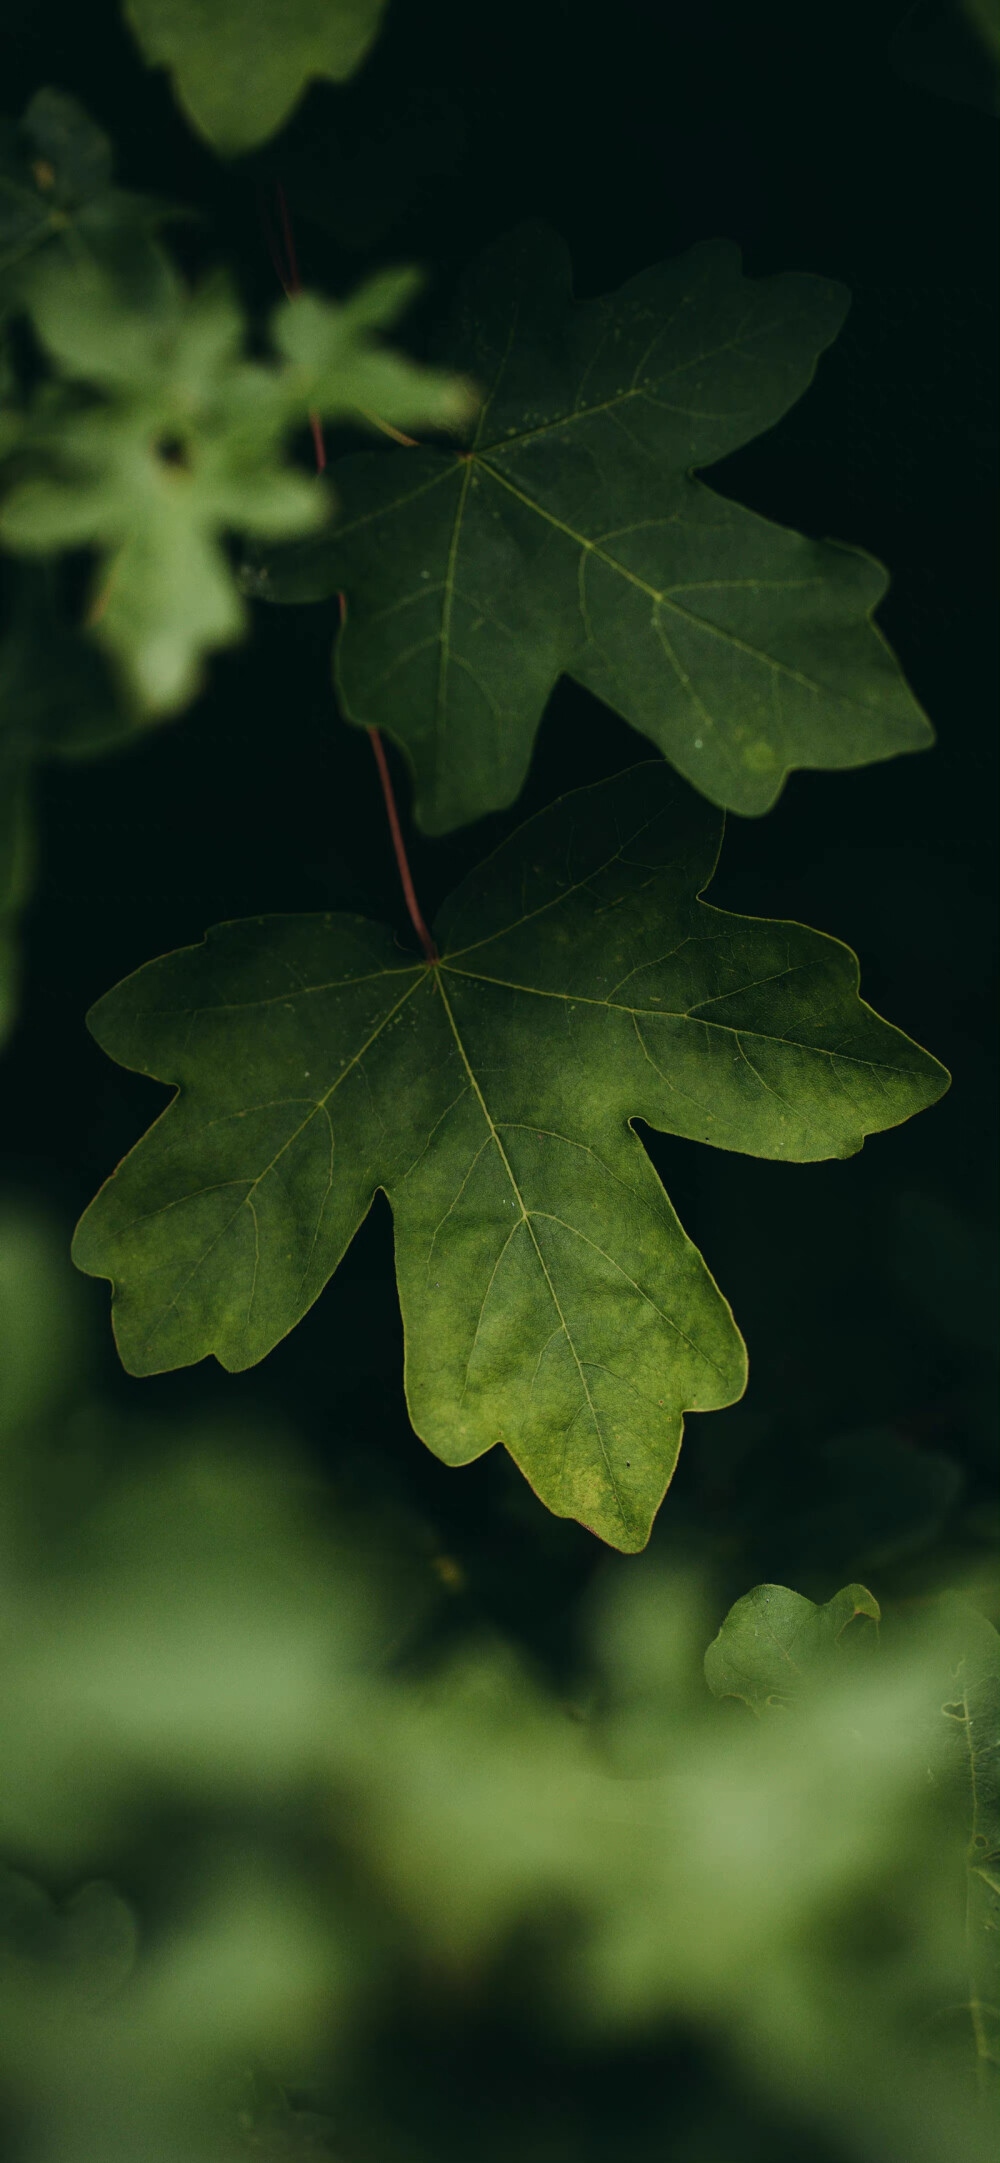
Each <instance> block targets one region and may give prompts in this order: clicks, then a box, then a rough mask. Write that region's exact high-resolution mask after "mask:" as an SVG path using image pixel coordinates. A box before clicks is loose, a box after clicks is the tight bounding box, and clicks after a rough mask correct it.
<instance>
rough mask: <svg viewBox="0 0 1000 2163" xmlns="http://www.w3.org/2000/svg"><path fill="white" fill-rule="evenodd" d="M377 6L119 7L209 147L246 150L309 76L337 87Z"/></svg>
mask: <svg viewBox="0 0 1000 2163" xmlns="http://www.w3.org/2000/svg"><path fill="white" fill-rule="evenodd" d="M384 6H385V0H281V5H280V6H271V7H268V6H266V5H261V0H126V6H125V13H126V16H127V17H128V20H129V22H130V23H131V25H132V28H133V30H134V32H135V35H136V37H137V38H138V41H139V44H140V46H141V47H142V51H143V54H144V56H145V58H146V59H147V60H148V61H149V63H150V65H151V66H154V67H165V68H169V69H170V71H171V74H172V75H173V78H174V88H175V90H176V92H177V96H178V98H179V99H180V102H181V104H182V105H183V107H184V110H185V112H186V113H187V114H188V116H189V118H190V119H191V120H193V122H194V124H195V127H196V128H198V129H200V131H201V133H202V135H205V136H207V138H208V140H209V142H210V143H213V144H214V145H215V148H216V149H217V150H222V151H228V152H230V153H236V152H239V151H243V150H252V149H253V147H254V145H255V144H257V143H262V142H264V141H265V140H266V138H267V136H269V135H273V134H274V131H275V129H276V128H280V127H281V125H282V123H283V122H284V121H285V120H287V119H288V116H289V114H290V112H291V111H292V108H293V106H295V105H297V103H298V100H299V98H300V97H301V95H302V92H303V90H304V89H305V87H306V84H307V83H308V82H309V81H310V80H311V79H312V77H313V76H315V75H322V76H326V77H327V78H328V79H329V80H331V81H333V82H335V83H340V82H344V81H345V80H346V78H347V77H348V76H350V75H353V74H354V72H355V69H356V68H358V67H360V65H361V62H362V60H363V59H364V57H365V54H366V52H367V51H368V48H369V46H370V45H371V43H372V41H373V39H374V37H375V34H376V31H377V30H378V26H379V20H380V17H381V15H382V11H383V8H384Z"/></svg>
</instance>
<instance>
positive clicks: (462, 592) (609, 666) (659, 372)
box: [246, 225, 931, 833]
mask: <svg viewBox="0 0 1000 2163" xmlns="http://www.w3.org/2000/svg"><path fill="white" fill-rule="evenodd" d="M847 305H848V295H847V293H846V291H845V289H844V287H843V286H840V285H835V284H832V283H831V282H830V281H829V280H827V279H824V278H814V277H807V276H800V275H798V274H796V275H792V276H781V277H772V278H754V279H748V278H744V277H742V276H741V273H740V266H739V251H738V250H737V249H736V248H735V247H734V246H732V245H731V244H730V243H728V242H724V241H711V242H707V243H705V244H704V245H701V246H698V247H695V248H692V249H691V250H690V251H689V252H688V254H686V255H683V256H680V257H678V258H677V259H676V260H675V261H673V262H667V263H660V264H655V265H654V266H653V267H652V268H651V269H649V270H645V271H642V272H640V274H639V275H638V277H635V278H631V279H630V280H629V281H628V283H627V284H626V285H624V286H622V288H621V290H620V291H619V292H617V293H612V294H608V295H606V296H605V297H604V298H602V299H599V300H591V301H585V302H583V303H580V304H574V303H573V301H572V298H571V287H570V263H569V256H568V254H567V252H566V249H565V247H564V246H563V244H562V242H561V241H560V240H559V239H558V238H557V236H556V235H555V234H554V233H551V232H549V231H548V230H547V228H545V227H544V226H535V225H531V226H526V227H522V228H520V229H518V230H517V231H516V232H514V233H512V234H511V235H509V236H508V238H507V239H505V240H502V241H500V242H499V243H498V244H497V245H496V246H495V247H493V248H491V249H489V250H488V251H487V253H486V255H485V256H484V257H483V258H482V259H481V260H480V262H479V263H478V264H476V265H475V266H474V268H473V270H472V271H471V273H470V275H469V277H468V279H467V281H466V284H465V286H464V287H463V289H462V292H461V293H460V295H459V299H458V304H457V307H456V311H455V315H454V318H453V321H452V323H451V324H450V326H449V327H448V329H447V330H446V332H445V334H444V336H443V338H442V340H441V344H440V350H441V352H442V353H443V354H446V355H447V356H448V358H449V360H450V361H451V362H452V364H454V365H456V366H459V367H462V368H467V369H468V370H469V371H470V373H471V374H472V375H473V377H474V378H475V380H476V381H477V382H478V383H481V384H482V385H483V386H484V389H485V398H484V402H483V405H482V409H481V411H480V414H479V417H478V420H477V421H476V423H475V425H474V426H472V425H470V427H469V428H468V429H467V431H466V435H465V443H464V445H463V447H462V449H461V450H460V451H459V453H458V454H457V455H456V453H455V452H454V451H452V450H448V449H444V450H442V449H428V448H423V449H412V450H380V451H375V452H362V453H360V454H352V455H351V456H348V457H346V458H344V459H342V460H340V461H338V463H337V465H336V466H335V468H334V475H335V480H336V486H337V490H338V493H339V496H340V499H341V515H340V519H339V521H338V524H337V526H336V528H335V529H332V530H331V532H330V534H329V538H328V539H327V538H324V539H323V540H322V542H320V543H313V544H306V545H305V546H304V547H303V549H302V550H301V551H289V552H288V554H287V556H284V557H282V555H281V554H280V553H279V555H278V557H277V558H276V559H275V560H273V561H271V562H266V561H265V562H262V563H261V564H259V565H257V566H256V567H253V568H250V569H248V572H247V574H246V576H247V585H248V590H249V591H251V592H255V593H257V594H259V595H261V596H262V597H264V598H270V599H274V600H284V599H288V600H306V599H315V598H319V597H321V596H322V595H323V594H325V593H330V592H332V591H333V590H335V589H338V588H339V589H340V590H341V592H342V593H343V594H344V596H345V600H346V608H345V620H344V623H343V627H342V629H341V631H340V633H339V636H338V639H337V646H336V664H335V678H336V684H337V690H338V694H339V697H340V700H341V704H342V706H343V710H344V712H345V714H346V715H347V716H348V718H349V719H350V720H352V721H355V722H357V723H358V724H359V725H361V726H363V727H369V726H371V725H372V724H375V725H377V726H378V727H379V728H381V729H383V730H385V731H386V733H387V734H389V735H391V736H393V737H394V738H395V739H396V741H397V742H398V743H399V744H400V745H401V746H402V748H403V750H404V751H405V753H406V756H407V758H408V760H409V762H410V765H411V767H412V769H413V773H414V776H415V781H416V789H417V796H416V815H417V818H418V820H419V822H420V824H421V825H422V826H423V827H425V828H426V830H427V831H428V832H429V833H442V832H445V831H447V830H448V829H449V828H451V827H453V826H457V825H460V824H461V823H462V822H463V821H465V820H469V819H475V818H479V817H481V816H482V815H483V814H484V813H485V812H488V811H493V810H496V809H497V808H498V807H500V806H502V805H504V804H508V803H510V802H512V801H513V799H514V798H515V797H516V795H517V794H518V791H519V789H520V787H521V784H522V782H523V780H524V776H525V773H526V770H527V766H528V760H529V758H530V755H531V748H532V744H533V742H534V737H535V732H536V730H537V728H538V724H539V721H540V719H541V716H542V712H543V710H544V707H545V704H546V701H547V699H548V697H549V695H550V693H551V691H552V688H553V686H554V684H555V682H556V679H557V677H558V676H559V675H560V673H561V672H563V671H565V672H566V673H568V674H569V675H571V676H573V677H575V679H576V681H577V682H578V683H581V684H584V685H586V686H587V687H588V688H589V689H590V690H592V691H595V692H597V693H598V694H599V695H600V697H601V698H603V699H605V700H606V701H607V703H608V704H609V705H610V706H613V707H614V708H615V710H616V711H617V712H618V713H620V714H622V715H624V717H625V719H626V720H627V721H631V722H632V723H633V725H634V726H635V727H636V728H637V729H641V730H642V732H643V733H644V734H645V735H646V736H649V737H651V738H652V740H653V742H654V743H655V744H656V745H657V746H658V747H659V748H660V750H662V751H663V752H664V753H665V754H666V756H667V758H669V759H670V760H671V761H672V763H673V764H674V765H675V766H676V767H677V768H678V769H679V771H680V772H681V773H682V774H684V775H686V777H687V778H688V780H690V781H692V782H693V783H694V784H695V786H696V787H697V788H699V789H701V790H702V791H703V793H704V794H705V795H706V796H708V797H709V798H710V799H711V800H712V802H714V803H717V804H720V805H726V806H729V807H730V808H732V809H733V810H736V811H741V812H747V813H750V812H754V813H756V812H762V811H766V810H768V809H769V807H770V805H771V804H773V803H774V801H775V798H776V797H777V796H778V794H779V792H780V790H781V788H782V786H783V783H784V781H785V779H786V776H787V774H788V773H789V771H790V770H791V769H792V768H793V767H796V766H824V767H837V766H859V765H864V764H866V763H867V762H868V761H870V760H872V759H881V758H888V757H889V756H890V755H891V754H893V753H894V752H898V751H907V750H915V749H918V748H919V747H921V746H922V745H924V744H927V743H929V742H930V740H931V731H930V728H929V724H928V723H927V721H926V719H925V717H924V715H923V714H922V713H921V710H920V708H919V707H918V705H917V704H916V701H915V700H914V698H913V697H912V695H911V693H910V692H909V690H908V689H907V686H906V684H905V683H904V681H903V679H902V676H901V675H900V672H899V669H898V667H897V664H896V662H895V660H894V658H893V656H892V654H891V653H890V651H889V649H888V647H887V646H886V644H885V641H884V639H883V638H882V637H881V634H880V633H879V632H878V630H877V629H876V628H875V627H874V625H873V624H872V622H871V620H870V619H871V612H872V609H873V608H874V607H875V605H876V603H877V602H878V601H879V600H880V599H881V598H882V595H883V593H884V592H885V587H886V574H885V572H884V571H883V570H882V569H881V567H880V565H878V564H877V563H875V562H874V561H873V560H872V558H871V557H870V556H867V555H864V554H862V553H861V552H860V551H859V550H857V549H852V548H844V547H840V546H837V545H835V544H834V543H831V542H828V541H813V540H807V539H804V538H803V536H802V535H801V534H798V533H792V532H789V531H788V530H787V528H785V527H782V526H776V525H773V524H772V523H771V522H770V521H769V520H767V519H765V518H759V517H757V516H756V515H755V514H754V513H753V512H752V511H747V510H743V509H742V508H741V507H740V505H739V504H736V503H732V502H730V501H728V500H727V499H726V498H724V497H722V496H719V495H716V494H714V493H713V492H712V491H711V490H709V489H708V488H707V487H706V486H705V485H704V483H703V482H701V481H698V480H695V479H694V477H693V475H694V471H695V469H696V468H698V467H701V466H709V465H712V464H713V463H714V461H715V460H716V459H719V458H723V457H725V456H726V454H727V453H728V452H730V451H734V450H736V449H737V448H738V447H739V446H740V445H741V444H744V443H747V442H749V441H750V440H751V438H752V437H754V436H757V435H760V434H761V432H762V431H763V430H764V429H767V428H770V427H771V426H772V425H773V424H774V422H775V421H777V420H778V419H779V418H780V416H781V415H782V414H783V413H785V412H786V411H787V409H788V407H789V406H791V405H792V404H793V403H794V401H795V400H796V399H797V398H798V397H800V396H801V394H802V392H803V391H804V390H805V389H806V387H807V385H808V384H809V382H810V381H811V378H812V375H813V372H814V369H815V366H816V361H817V358H818V356H819V354H820V353H821V352H822V350H823V348H824V347H825V346H827V345H829V344H830V342H831V340H832V339H833V338H834V337H835V336H836V333H837V331H838V329H839V327H840V324H841V322H842V320H843V317H844V314H845V311H846V308H847Z"/></svg>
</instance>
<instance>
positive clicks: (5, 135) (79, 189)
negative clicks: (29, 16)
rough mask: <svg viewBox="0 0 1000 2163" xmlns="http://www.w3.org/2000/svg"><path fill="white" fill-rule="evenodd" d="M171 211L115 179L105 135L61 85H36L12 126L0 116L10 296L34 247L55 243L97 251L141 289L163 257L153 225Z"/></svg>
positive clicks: (2, 252) (2, 225)
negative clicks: (56, 87)
mask: <svg viewBox="0 0 1000 2163" xmlns="http://www.w3.org/2000/svg"><path fill="white" fill-rule="evenodd" d="M177 215H178V213H177V212H176V211H175V210H174V209H173V208H172V206H170V205H168V204H165V203H159V202H156V201H154V200H153V199H152V198H151V197H149V196H142V195H133V194H131V193H130V192H129V191H128V190H127V189H124V188H116V187H115V186H114V184H113V179H112V153H111V145H110V143H109V141H108V138H107V136H106V135H105V134H104V132H103V130H102V129H101V128H98V127H96V126H95V124H94V122H93V121H92V120H91V119H90V118H89V116H88V114H87V113H86V112H85V111H84V109H83V107H82V105H79V104H78V103H77V101H76V99H75V98H71V97H68V96H67V95H66V93H65V92H64V91H61V90H52V89H45V90H39V91H38V92H36V95H35V96H34V97H33V98H32V100H31V102H30V104H29V105H28V107H27V109H26V111H25V113H24V116H23V118H22V120H21V122H20V124H19V126H18V127H16V128H15V127H13V126H12V125H11V123H10V122H9V121H3V122H0V281H2V285H0V290H5V291H6V294H7V296H8V298H14V297H17V295H18V293H19V290H20V284H21V278H22V273H23V271H24V269H25V267H26V266H27V265H28V264H29V263H31V262H32V261H33V260H34V258H35V257H36V256H37V255H38V253H39V251H40V250H42V249H46V250H48V251H49V252H52V249H53V247H54V246H55V247H56V248H57V249H58V250H59V252H63V251H65V252H68V253H69V254H70V256H71V257H73V256H75V257H77V258H79V257H80V256H81V255H82V256H84V257H92V258H96V259H98V260H100V261H102V262H103V263H104V264H105V266H106V267H109V268H111V267H113V268H114V269H115V270H116V271H117V272H118V274H119V275H122V276H126V277H129V278H131V279H132V280H133V281H134V282H135V283H136V285H137V288H138V291H139V292H143V291H146V290H148V288H149V287H150V285H151V284H155V283H156V282H157V278H158V274H159V267H160V260H161V259H159V258H158V255H157V251H156V249H155V246H154V245H153V242H152V238H151V236H152V233H153V230H154V229H155V227H156V226H157V225H159V224H161V223H162V222H163V220H164V218H166V217H175V216H177Z"/></svg>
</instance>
